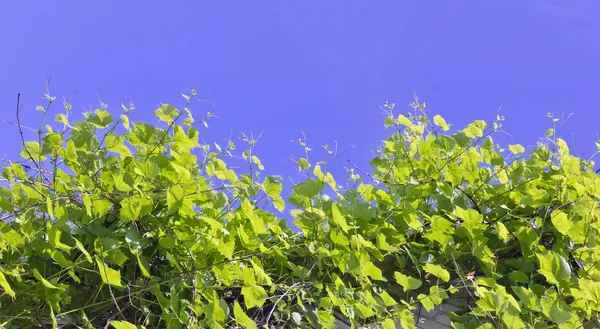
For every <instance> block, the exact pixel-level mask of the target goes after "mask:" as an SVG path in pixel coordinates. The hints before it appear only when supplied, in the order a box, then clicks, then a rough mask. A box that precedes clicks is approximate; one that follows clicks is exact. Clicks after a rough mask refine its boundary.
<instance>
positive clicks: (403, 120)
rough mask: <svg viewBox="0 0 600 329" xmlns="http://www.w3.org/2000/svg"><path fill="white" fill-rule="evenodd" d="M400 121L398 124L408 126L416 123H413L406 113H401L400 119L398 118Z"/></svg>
mask: <svg viewBox="0 0 600 329" xmlns="http://www.w3.org/2000/svg"><path fill="white" fill-rule="evenodd" d="M396 121H397V122H398V124H401V125H403V126H407V127H409V128H410V127H412V126H414V124H413V123H412V121H410V120H409V119H408V118H407V117H405V116H404V115H402V114H400V115H398V120H396Z"/></svg>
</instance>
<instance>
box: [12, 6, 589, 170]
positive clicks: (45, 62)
mask: <svg viewBox="0 0 600 329" xmlns="http://www.w3.org/2000/svg"><path fill="white" fill-rule="evenodd" d="M599 35H600V2H598V1H576V2H575V1H552V0H547V1H538V0H531V1H435V2H424V1H397V0H394V1H391V0H390V1H384V0H382V1H343V2H342V1H252V2H250V1H237V2H224V1H144V2H141V1H118V2H117V1H103V2H90V1H60V2H57V1H29V2H24V1H3V2H2V4H0V41H1V44H2V51H1V52H0V118H2V119H7V120H14V108H15V100H16V94H17V93H21V94H22V97H21V99H22V103H23V106H24V108H23V111H24V112H23V113H24V114H23V115H24V118H23V120H24V122H25V123H30V124H33V123H37V122H38V120H39V112H36V111H35V110H34V108H35V106H36V105H40V104H42V101H41V99H40V96H41V95H42V94H43V93H44V84H45V74H46V71H45V70H46V67H47V68H48V70H49V73H50V75H51V77H52V79H51V83H50V87H51V93H52V94H53V95H56V96H59V97H62V96H65V97H67V98H70V97H71V96H72V95H73V94H74V92H75V91H76V94H75V96H74V98H73V104H74V108H75V109H76V110H78V111H77V112H78V113H81V112H83V107H86V108H89V107H90V106H93V107H96V106H97V104H98V102H97V100H96V99H97V96H96V95H99V96H100V98H101V99H102V100H103V101H104V102H105V103H108V104H109V109H112V110H113V111H116V109H117V107H118V104H119V103H120V102H121V101H124V100H125V99H126V97H127V96H130V98H131V99H132V100H133V101H134V103H135V104H136V106H137V110H136V111H135V112H134V113H133V114H132V117H133V118H134V119H137V120H147V121H149V122H156V121H155V120H154V118H153V117H152V114H151V113H152V111H153V110H154V109H156V108H157V106H158V105H159V104H160V103H161V102H168V103H173V104H175V105H180V104H182V101H183V100H182V98H181V96H180V92H182V91H184V90H185V89H187V88H196V89H197V90H198V92H199V95H200V96H201V97H202V98H204V99H207V100H209V101H211V102H212V103H213V104H214V108H212V107H211V106H209V105H208V104H203V105H198V106H196V107H195V108H193V110H194V111H196V117H201V116H202V114H203V113H204V112H206V111H212V112H215V113H217V115H218V116H219V117H220V119H218V120H214V121H212V122H211V126H210V129H209V130H206V131H202V137H203V138H204V139H206V140H207V141H214V140H217V141H218V140H221V139H223V138H227V137H228V136H229V135H230V134H233V135H234V136H239V135H240V134H241V133H242V132H245V133H250V132H254V133H255V134H258V133H260V132H263V135H262V138H261V141H260V143H259V145H258V148H257V151H256V152H257V154H258V155H259V157H260V158H261V159H262V161H263V164H264V165H265V166H266V167H267V169H268V171H269V172H270V173H277V174H281V175H283V176H286V177H287V176H290V175H293V173H294V169H293V164H292V162H290V161H289V160H288V158H289V157H290V156H300V155H301V150H300V149H299V148H298V147H297V146H294V145H293V144H292V143H290V140H291V139H296V138H298V137H300V136H301V131H304V132H305V134H306V136H307V137H308V139H309V144H310V145H312V146H313V148H315V149H319V145H321V144H330V145H333V142H334V141H337V142H338V145H339V148H340V149H344V148H345V147H347V146H348V145H355V148H353V149H351V150H349V151H348V152H347V153H346V154H345V155H344V156H343V157H340V158H338V159H337V160H336V161H335V162H334V163H333V164H332V166H334V167H337V168H342V167H343V166H345V165H346V162H345V161H346V159H348V158H349V159H352V161H354V162H355V163H358V164H361V165H366V163H367V162H368V160H369V159H370V158H371V156H372V153H371V152H372V151H373V150H374V149H375V148H376V147H377V146H378V145H379V144H378V143H379V141H380V140H381V139H382V138H384V137H385V136H386V135H387V134H386V132H385V130H384V129H383V126H382V120H383V116H382V115H381V113H380V112H381V111H380V109H379V106H380V105H381V104H383V102H385V101H386V100H389V101H391V102H395V103H397V104H398V106H400V107H401V108H405V109H406V110H407V111H408V110H409V108H408V106H405V107H403V106H404V105H405V104H408V103H409V102H410V101H411V99H412V93H413V92H416V93H417V94H418V95H419V98H420V99H421V100H425V101H427V103H428V107H429V111H430V113H434V114H441V115H442V116H444V117H445V118H446V120H447V121H448V122H449V123H453V124H455V127H459V126H461V125H463V124H466V123H468V122H471V121H473V120H475V119H484V120H490V119H492V118H494V117H495V115H496V111H497V110H498V108H500V107H501V108H502V114H503V115H504V116H505V117H506V123H505V125H506V129H507V131H508V132H509V133H510V134H511V135H512V136H513V139H512V140H509V139H507V140H506V142H510V143H521V144H523V145H525V146H526V147H527V148H530V147H531V146H532V145H534V144H535V142H536V140H538V138H539V137H541V136H542V134H543V133H544V131H545V129H546V128H548V127H549V125H550V122H549V120H548V119H547V118H546V113H547V112H552V113H554V114H555V115H557V116H561V115H562V113H563V112H564V113H565V116H566V115H568V114H570V113H574V115H573V116H572V117H571V118H570V119H569V120H568V122H567V123H566V124H565V125H564V126H563V127H561V128H559V133H560V134H561V135H562V136H563V137H564V138H565V139H566V140H567V141H568V142H569V143H570V144H571V143H573V144H572V146H571V149H572V150H573V151H574V152H576V153H579V154H580V155H581V156H585V157H588V156H590V155H591V154H592V153H593V152H594V151H595V145H594V141H596V140H597V136H596V135H597V133H599V132H600V128H598V122H599V121H600V111H599V110H600V108H599V104H598V95H599V93H598V88H599V86H600V62H599V60H600V43H599V42H598V40H599V39H598V36H599ZM59 110H60V109H59V107H56V108H55V111H59ZM0 140H2V141H4V142H3V143H1V144H0V155H1V154H3V155H5V156H6V157H14V155H15V154H16V153H17V151H18V147H19V145H18V132H17V130H16V129H15V128H14V127H12V126H10V125H7V124H4V123H0ZM320 155H322V153H318V152H315V157H318V156H320ZM337 172H338V173H341V172H342V170H338V171H337Z"/></svg>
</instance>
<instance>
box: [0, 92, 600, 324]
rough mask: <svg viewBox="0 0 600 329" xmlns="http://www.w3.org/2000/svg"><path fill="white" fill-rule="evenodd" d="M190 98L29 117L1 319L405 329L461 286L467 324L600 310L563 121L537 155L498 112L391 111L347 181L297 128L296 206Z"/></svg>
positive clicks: (2, 199) (4, 262)
mask: <svg viewBox="0 0 600 329" xmlns="http://www.w3.org/2000/svg"><path fill="white" fill-rule="evenodd" d="M183 96H184V101H185V103H186V104H185V105H184V106H183V107H182V108H181V109H177V108H176V107H174V106H172V105H167V104H163V105H161V106H160V107H159V108H158V109H157V110H156V111H155V114H156V116H157V117H158V118H159V119H160V120H161V121H162V122H163V124H161V125H159V126H152V125H148V124H146V123H142V122H130V121H129V118H128V113H129V112H130V111H131V110H133V105H131V104H125V105H123V106H122V110H123V112H122V113H121V114H120V115H119V114H118V113H116V114H115V113H113V114H114V118H113V116H112V115H111V113H109V111H108V110H107V107H106V105H104V104H102V105H101V106H100V108H99V109H97V110H96V111H94V112H93V113H87V114H86V117H85V119H84V120H83V121H79V122H73V121H72V116H71V105H70V104H68V103H65V104H63V105H64V109H61V110H59V111H57V110H53V111H56V112H51V111H50V108H51V106H50V105H51V104H52V103H53V102H54V101H55V98H54V97H51V96H50V95H46V98H47V100H48V104H47V105H46V106H39V107H38V108H37V109H38V110H39V111H40V117H42V122H41V125H40V129H33V130H34V131H36V133H35V138H34V140H32V141H29V140H27V138H24V136H29V135H27V134H24V129H26V128H25V127H23V126H22V125H21V123H20V120H17V123H16V125H17V126H18V128H19V131H20V138H21V140H20V141H19V143H21V142H22V150H23V151H22V152H21V154H20V157H21V159H14V161H6V162H5V163H4V165H3V167H2V177H3V180H4V183H3V185H2V186H0V324H1V327H4V328H28V327H29V328H30V327H53V328H56V327H61V328H109V327H110V326H112V327H114V328H117V329H123V328H126V329H128V328H226V327H228V328H231V327H238V328H239V327H241V326H243V327H245V328H264V327H268V328H290V327H302V328H335V324H334V323H335V321H336V319H337V318H340V319H342V318H343V319H346V321H349V322H351V323H352V325H353V326H355V327H359V326H362V325H364V324H367V323H372V324H378V325H380V326H383V327H384V328H386V329H387V328H394V325H393V323H394V322H401V323H402V325H403V327H404V328H406V329H408V328H414V327H415V320H414V318H413V315H412V313H417V312H418V310H419V309H420V308H424V309H427V310H430V309H432V308H433V307H434V306H435V305H439V304H441V303H443V302H444V300H446V299H448V298H451V297H452V295H454V294H457V293H459V292H466V293H467V294H468V296H469V300H468V303H465V309H464V310H463V311H458V312H455V313H452V314H450V316H451V318H452V320H453V326H454V328H457V329H458V328H556V327H558V328H579V327H581V326H582V325H583V323H585V322H586V321H588V320H589V319H594V318H596V317H597V315H598V312H599V311H600V246H599V245H598V243H600V240H599V239H600V231H599V229H600V226H599V224H600V222H599V221H600V212H599V211H598V198H599V194H600V178H599V177H598V175H597V174H596V173H595V172H594V171H593V169H592V168H593V162H591V161H588V160H583V159H580V158H577V157H575V156H573V155H571V154H569V148H568V146H567V144H566V143H565V141H564V140H562V139H560V138H558V137H556V136H555V132H554V130H553V129H550V130H548V131H547V132H546V135H545V137H544V138H542V139H541V140H540V142H539V143H538V146H537V147H536V148H535V149H532V150H530V152H525V149H524V148H523V147H522V146H521V145H518V144H514V145H509V146H508V148H507V149H506V150H505V149H504V148H502V147H501V146H499V145H496V144H495V143H494V142H493V140H492V137H493V135H494V133H495V132H497V131H499V130H500V129H501V127H502V126H501V124H502V120H503V118H502V117H498V118H497V121H496V122H493V123H491V124H487V123H486V122H484V121H480V120H478V121H475V122H473V123H471V124H469V125H467V126H466V127H465V128H464V129H462V130H458V129H451V127H450V125H448V124H447V123H446V122H445V121H444V119H443V118H442V117H440V116H439V115H435V116H430V115H428V114H427V113H426V112H425V105H424V104H420V103H418V102H417V101H415V102H412V103H411V106H412V110H411V111H410V113H407V114H406V115H402V114H400V115H398V114H397V113H395V111H396V109H395V108H394V105H393V104H386V105H385V109H386V111H387V112H388V113H387V115H386V117H385V127H386V128H388V129H389V131H390V135H389V138H387V139H386V140H385V141H383V143H382V145H381V147H380V148H379V154H378V155H377V156H376V157H375V158H374V159H373V160H372V161H371V163H370V164H371V166H372V168H371V170H368V171H367V170H366V169H365V170H362V169H361V168H359V167H357V166H352V168H351V170H349V177H347V178H340V177H336V178H334V177H333V176H332V175H331V173H329V172H328V171H329V170H330V168H329V169H328V161H327V159H325V160H324V161H321V162H311V161H309V158H308V154H309V151H310V148H309V146H308V145H306V144H305V141H302V140H300V141H298V143H299V144H300V145H301V146H302V147H303V148H304V150H305V154H303V155H302V157H301V158H298V159H297V161H296V165H297V167H298V169H299V170H300V171H301V172H302V173H304V174H305V177H306V179H304V180H303V181H302V182H299V183H297V184H295V185H294V186H293V188H292V190H291V194H290V195H289V197H287V198H286V199H287V200H286V201H287V202H286V201H284V199H283V197H282V196H281V193H282V190H283V185H284V182H283V181H282V179H281V178H279V177H277V176H267V175H265V174H264V172H263V170H264V168H263V165H262V164H261V162H260V160H259V159H258V158H257V157H256V156H255V154H254V153H253V149H254V146H255V143H256V141H255V140H254V139H252V138H250V137H243V138H242V139H241V140H242V142H243V147H241V150H240V146H239V145H237V146H238V148H236V145H234V142H233V141H229V142H228V143H227V144H226V145H221V146H219V145H209V144H202V143H200V142H199V130H198V129H199V125H200V128H201V127H202V124H206V120H207V119H208V118H210V114H207V115H206V116H204V117H203V118H202V119H201V120H196V119H195V118H194V117H193V115H192V113H193V109H192V110H190V108H191V105H192V104H193V100H194V99H195V96H196V93H195V91H191V92H190V93H189V94H187V95H183ZM17 106H18V105H17ZM53 108H54V107H53ZM26 110H27V111H28V109H26ZM28 113H31V112H28ZM56 113H57V114H56ZM51 115H52V117H55V123H54V124H51V125H46V122H45V121H44V120H45V119H46V118H47V117H50V116H51ZM17 116H18V110H17ZM551 119H552V121H553V122H556V120H557V119H553V118H551ZM15 137H17V138H18V136H15ZM15 140H17V139H15ZM327 153H328V154H329V155H333V153H334V151H333V150H327ZM232 155H239V156H240V157H241V158H243V159H244V160H245V161H246V163H247V164H248V165H247V169H246V168H244V169H243V170H241V171H237V172H236V171H234V170H232V169H231V167H228V163H227V162H229V161H230V160H231V159H232V158H231V156H232ZM342 181H343V183H342ZM284 208H285V209H284ZM280 211H286V212H289V213H291V215H292V216H293V218H294V220H293V223H294V225H295V226H297V228H299V229H298V230H293V229H291V228H290V227H289V225H287V224H286V220H285V219H282V218H281V216H279V217H278V215H276V214H278V213H280ZM334 311H335V312H334Z"/></svg>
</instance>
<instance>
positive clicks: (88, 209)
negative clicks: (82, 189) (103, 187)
mask: <svg viewBox="0 0 600 329" xmlns="http://www.w3.org/2000/svg"><path fill="white" fill-rule="evenodd" d="M81 200H82V201H83V205H84V206H85V212H86V213H87V215H88V216H90V217H91V216H92V199H91V198H90V195H89V194H87V193H82V194H81Z"/></svg>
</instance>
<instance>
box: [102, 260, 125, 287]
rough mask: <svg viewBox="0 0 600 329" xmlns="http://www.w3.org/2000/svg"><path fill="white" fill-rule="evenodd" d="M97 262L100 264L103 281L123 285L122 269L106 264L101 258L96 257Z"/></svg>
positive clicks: (116, 285)
mask: <svg viewBox="0 0 600 329" xmlns="http://www.w3.org/2000/svg"><path fill="white" fill-rule="evenodd" d="M96 263H97V264H98V272H99V273H100V277H101V278H102V282H104V283H105V284H109V285H111V286H115V287H119V288H121V287H123V284H122V283H121V272H120V271H117V270H113V269H112V268H110V267H108V266H106V265H105V264H104V263H103V262H102V261H101V260H100V259H99V258H96Z"/></svg>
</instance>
